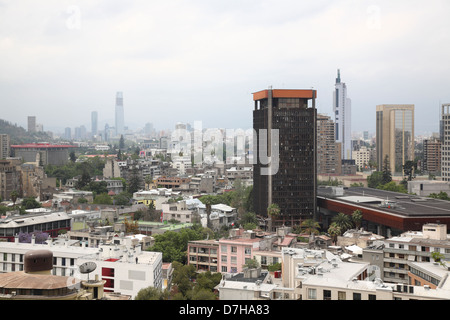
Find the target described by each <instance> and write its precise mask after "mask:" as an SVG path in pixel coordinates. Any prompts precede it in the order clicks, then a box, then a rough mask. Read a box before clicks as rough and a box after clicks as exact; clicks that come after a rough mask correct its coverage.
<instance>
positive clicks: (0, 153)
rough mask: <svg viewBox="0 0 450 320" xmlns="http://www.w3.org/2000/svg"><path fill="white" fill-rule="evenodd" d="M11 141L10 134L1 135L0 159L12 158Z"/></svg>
mask: <svg viewBox="0 0 450 320" xmlns="http://www.w3.org/2000/svg"><path fill="white" fill-rule="evenodd" d="M10 147H11V140H10V137H9V134H0V159H6V158H8V157H9V156H10Z"/></svg>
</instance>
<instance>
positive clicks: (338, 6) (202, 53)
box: [0, 0, 450, 134]
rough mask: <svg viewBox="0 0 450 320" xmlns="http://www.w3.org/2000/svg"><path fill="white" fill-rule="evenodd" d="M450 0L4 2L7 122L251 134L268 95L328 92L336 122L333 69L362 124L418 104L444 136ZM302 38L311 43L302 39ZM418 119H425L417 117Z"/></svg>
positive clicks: (1, 44)
mask: <svg viewBox="0 0 450 320" xmlns="http://www.w3.org/2000/svg"><path fill="white" fill-rule="evenodd" d="M448 9H450V4H449V3H447V2H445V1H438V0H435V1H432V2H430V3H427V4H425V3H423V2H420V3H419V2H418V1H408V2H406V1H396V2H395V3H391V2H389V1H376V2H374V3H371V4H367V3H359V2H354V1H314V2H301V3H298V2H296V1H276V2H275V1H258V2H253V1H247V2H242V1H239V2H237V1H235V2H232V3H230V2H229V1H227V2H226V3H225V2H214V3H211V2H206V1H191V2H179V1H171V2H168V3H151V2H145V1H144V2H140V1H137V2H133V3H122V2H117V1H100V0H99V1H90V2H87V1H86V2H83V1H81V2H78V3H77V5H71V4H67V3H59V2H55V3H53V2H44V3H39V4H38V3H32V2H28V3H26V4H25V3H16V2H12V3H7V2H1V3H0V18H1V19H0V21H2V22H1V26H2V27H1V29H0V30H1V31H0V58H1V59H2V61H3V62H4V63H2V64H0V88H1V90H2V93H3V99H2V100H3V104H2V105H3V109H2V113H3V114H2V118H4V119H5V120H7V121H11V122H13V123H18V124H19V125H21V126H23V127H25V128H26V116H27V115H35V116H36V117H37V119H39V121H40V123H42V124H43V127H44V128H45V130H50V131H52V130H54V128H55V127H59V128H61V132H63V131H64V128H65V127H71V128H74V127H78V126H80V125H85V126H86V127H87V128H90V114H91V112H92V111H97V112H98V118H99V124H98V125H99V128H103V127H104V125H105V123H108V124H109V126H110V127H112V126H114V94H115V93H116V92H118V91H121V92H124V95H126V97H127V98H126V101H127V102H126V105H127V107H126V112H125V117H126V123H125V126H128V127H129V128H133V129H134V128H143V127H144V126H145V124H146V123H148V122H150V123H153V124H154V127H155V128H173V126H174V124H175V123H176V122H179V121H182V122H189V123H193V122H194V121H202V122H203V123H204V126H205V127H229V128H244V129H246V128H250V127H251V123H252V122H251V118H252V112H251V95H252V93H253V92H256V91H257V90H260V89H261V88H268V87H269V86H272V87H273V88H279V89H297V88H300V89H302V88H314V90H317V94H318V97H317V108H318V112H319V113H323V114H328V115H332V108H333V100H332V91H333V88H334V80H335V74H336V70H337V69H340V70H341V72H344V73H345V82H346V83H347V85H348V86H349V87H350V88H351V93H350V96H351V98H352V129H353V131H354V132H358V131H363V130H368V131H370V132H372V133H373V132H375V123H376V121H375V114H376V111H375V108H376V106H377V105H380V104H414V105H415V106H416V118H417V123H416V134H420V133H422V132H438V131H439V113H440V105H441V104H442V103H448V102H450V93H449V92H448V91H447V88H446V85H447V83H449V82H450V73H449V72H448V71H449V70H448V69H449V68H450V66H449V65H448V63H446V59H447V56H448V55H449V53H450V45H449V43H450V42H449V41H448V40H449V37H450V36H449V35H448V33H447V32H446V31H447V30H448V29H449V24H450V22H449V21H448V19H446V16H445V14H446V12H448ZM293 39H302V41H301V43H307V44H308V45H307V46H303V45H300V44H299V42H297V41H293ZM419 119H420V121H419Z"/></svg>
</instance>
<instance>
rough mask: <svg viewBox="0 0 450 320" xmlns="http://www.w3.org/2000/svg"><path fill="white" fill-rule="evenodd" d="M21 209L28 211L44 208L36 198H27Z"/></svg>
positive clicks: (23, 201)
mask: <svg viewBox="0 0 450 320" xmlns="http://www.w3.org/2000/svg"><path fill="white" fill-rule="evenodd" d="M21 207H22V209H24V210H28V209H35V208H40V207H42V205H41V204H40V203H39V202H38V201H36V199H35V198H33V197H27V198H25V199H23V200H22V204H21Z"/></svg>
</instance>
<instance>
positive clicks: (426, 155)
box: [421, 138, 441, 175]
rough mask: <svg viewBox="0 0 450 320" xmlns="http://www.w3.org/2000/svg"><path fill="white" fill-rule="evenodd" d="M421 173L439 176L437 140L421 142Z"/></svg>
mask: <svg viewBox="0 0 450 320" xmlns="http://www.w3.org/2000/svg"><path fill="white" fill-rule="evenodd" d="M421 169H422V172H425V173H429V174H434V175H440V174H441V141H440V140H439V139H437V138H431V139H425V140H423V161H422V168H421Z"/></svg>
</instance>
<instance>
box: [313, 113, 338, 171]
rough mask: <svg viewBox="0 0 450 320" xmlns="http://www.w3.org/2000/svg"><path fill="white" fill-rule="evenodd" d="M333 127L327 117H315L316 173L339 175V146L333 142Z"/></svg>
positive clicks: (321, 115)
mask: <svg viewBox="0 0 450 320" xmlns="http://www.w3.org/2000/svg"><path fill="white" fill-rule="evenodd" d="M335 140H336V139H335V125H334V122H333V120H331V118H330V117H329V116H326V115H323V114H318V115H317V173H318V174H340V173H341V148H340V147H341V144H340V143H336V142H335Z"/></svg>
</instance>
